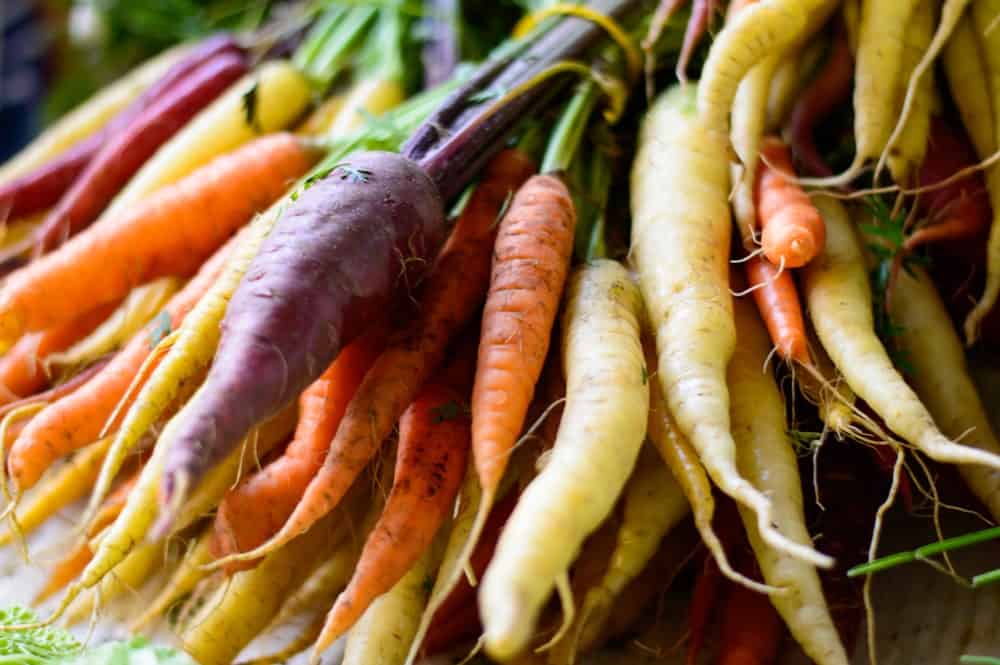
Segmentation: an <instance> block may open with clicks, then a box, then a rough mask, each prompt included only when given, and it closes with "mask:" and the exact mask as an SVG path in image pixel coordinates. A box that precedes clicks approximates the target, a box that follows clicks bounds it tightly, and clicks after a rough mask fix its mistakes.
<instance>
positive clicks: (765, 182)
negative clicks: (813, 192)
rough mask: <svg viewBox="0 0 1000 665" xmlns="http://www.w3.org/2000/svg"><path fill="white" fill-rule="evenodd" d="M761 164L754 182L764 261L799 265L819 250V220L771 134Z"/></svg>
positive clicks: (786, 155) (780, 144)
mask: <svg viewBox="0 0 1000 665" xmlns="http://www.w3.org/2000/svg"><path fill="white" fill-rule="evenodd" d="M760 158H761V161H762V162H763V165H762V166H761V168H760V171H759V173H758V175H757V181H756V183H755V185H754V199H755V203H756V207H757V212H758V216H759V217H760V226H761V249H762V250H763V252H764V256H765V257H766V258H767V260H768V261H770V262H771V263H773V264H774V265H776V266H780V267H782V268H799V267H801V266H804V265H805V264H806V263H808V262H809V261H811V260H812V258H813V257H814V256H816V254H818V253H819V252H820V251H821V250H822V249H823V241H824V239H825V235H824V230H823V220H822V218H821V217H820V215H819V213H818V212H817V211H816V206H814V205H813V204H812V201H811V200H810V199H809V196H808V195H807V194H806V193H805V192H804V191H803V190H802V188H801V187H800V186H799V185H798V184H796V183H795V182H794V180H793V179H794V177H795V170H794V168H793V167H792V158H791V154H790V153H789V152H788V148H787V147H786V146H785V144H784V143H783V142H782V141H781V139H778V138H775V137H769V138H766V139H764V141H763V143H762V144H761V150H760Z"/></svg>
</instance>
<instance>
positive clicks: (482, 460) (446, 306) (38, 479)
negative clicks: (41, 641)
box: [0, 0, 1000, 665]
mask: <svg viewBox="0 0 1000 665" xmlns="http://www.w3.org/2000/svg"><path fill="white" fill-rule="evenodd" d="M415 4H416V5H419V6H420V8H421V11H420V12H415V11H414V9H413V6H414V5H415ZM465 4H466V3H461V2H442V1H440V0H426V1H425V2H423V3H396V2H385V3H377V4H375V3H373V4H370V5H369V4H366V3H354V2H343V3H341V2H337V1H336V0H327V1H326V2H321V3H314V6H313V7H312V8H311V9H310V10H309V11H310V12H311V13H310V14H308V15H307V16H306V18H307V19H308V24H307V26H306V27H305V29H302V27H301V25H299V24H296V25H295V26H294V27H293V28H294V29H293V28H288V31H289V33H290V34H291V33H294V35H295V37H294V39H296V40H297V41H298V45H297V46H296V48H295V50H294V53H293V54H292V55H290V56H288V57H287V58H281V57H276V56H272V55H268V54H267V52H266V49H264V48H262V47H261V43H259V42H260V41H261V40H263V37H261V35H260V34H256V35H255V34H247V35H215V36H212V37H209V38H206V39H204V40H202V41H200V42H197V43H192V44H184V45H180V46H178V47H176V48H174V49H172V50H170V51H167V52H165V53H163V54H162V55H160V56H158V57H157V58H155V59H154V60H153V61H151V62H149V63H146V64H143V65H141V66H140V67H139V68H137V69H136V70H134V71H133V72H131V73H130V74H128V75H127V76H126V77H125V78H123V79H122V80H121V81H119V82H118V83H116V84H114V85H113V86H112V87H111V88H109V89H107V90H105V91H103V92H101V93H99V94H98V95H97V96H95V97H94V98H92V99H91V100H89V101H88V102H86V103H85V104H84V105H83V106H81V107H80V108H79V109H78V110H76V111H74V112H73V113H71V114H70V115H68V116H66V117H65V118H64V119H62V120H60V121H59V122H57V123H56V124H55V125H54V126H53V127H51V128H50V129H49V130H47V131H46V133H45V134H43V135H42V136H41V137H39V138H38V139H37V140H36V141H35V142H34V143H33V144H31V145H30V146H29V147H28V148H26V149H25V150H24V151H23V152H22V153H20V154H19V155H17V156H16V157H14V158H13V159H12V160H11V161H10V162H9V163H8V164H6V165H4V166H2V167H0V210H2V211H5V214H6V224H5V226H4V229H5V233H4V237H3V239H2V246H0V254H2V256H0V266H2V269H3V271H4V276H3V278H2V282H0V349H2V350H3V354H2V355H0V450H3V453H4V454H3V461H4V466H3V472H2V473H0V491H2V493H3V497H4V499H5V500H6V507H5V509H4V512H3V518H4V519H6V520H7V523H8V525H9V526H8V530H7V531H6V532H5V533H3V534H2V535H0V543H2V544H3V545H10V546H20V547H21V549H22V552H23V554H24V555H25V556H26V557H29V558H30V557H32V549H35V550H36V551H37V547H35V543H34V539H33V538H29V536H31V534H32V532H34V531H35V530H37V529H38V528H39V527H40V526H41V525H43V524H44V523H45V522H46V521H48V520H50V519H51V518H52V517H53V516H55V515H57V514H59V513H62V512H64V511H68V510H80V511H82V513H81V515H82V516H81V517H80V518H79V519H77V520H75V521H74V523H73V524H74V526H70V527H68V528H65V529H63V531H64V533H63V537H64V538H65V542H66V543H67V547H66V549H65V551H66V552H67V554H65V556H63V557H62V559H61V560H59V561H56V562H54V563H53V564H52V565H51V574H50V577H49V579H48V581H47V583H46V584H45V586H44V588H43V589H42V590H41V591H40V593H39V595H38V598H37V602H38V603H43V602H44V603H48V604H51V608H50V609H51V612H50V613H49V614H48V615H47V618H46V619H45V621H43V622H41V623H44V624H48V623H51V622H55V621H58V620H60V619H64V620H66V621H67V622H69V623H85V622H86V621H87V620H88V619H89V618H90V617H92V616H96V615H97V613H100V612H103V611H104V610H105V609H106V608H109V609H113V608H114V607H115V603H116V602H117V599H120V598H121V597H123V596H126V595H128V592H129V591H130V590H136V589H139V590H141V592H142V593H143V594H148V598H149V599H150V600H149V602H148V603H147V604H145V605H144V607H143V611H142V612H141V613H140V614H139V615H138V616H135V615H133V616H130V617H129V619H130V628H131V629H132V630H134V631H141V630H147V629H150V628H152V627H154V626H155V625H157V624H160V623H164V624H169V625H170V627H171V629H172V631H173V632H174V633H175V634H176V636H177V641H178V644H179V645H180V646H181V647H183V648H184V649H185V650H186V651H187V652H188V653H190V654H191V656H192V657H193V658H194V659H195V660H196V661H197V662H199V663H202V664H203V665H216V664H219V665H224V664H227V663H232V662H235V661H236V660H237V659H238V658H240V656H241V654H253V653H257V654H258V655H257V656H256V657H254V658H252V659H249V660H248V657H247V656H246V655H244V657H243V658H244V659H243V660H242V661H240V662H254V663H265V662H271V663H282V662H286V661H289V660H290V659H292V658H295V657H296V656H297V654H300V653H302V652H305V651H310V654H311V655H310V656H309V657H310V658H311V659H312V661H311V662H317V663H318V662H320V661H321V660H322V659H323V658H324V656H325V655H329V654H333V653H334V652H339V653H341V656H340V657H341V658H342V659H343V660H344V662H345V663H348V664H349V665H375V664H376V663H377V664H379V665H392V664H397V665H403V664H406V665H409V664H411V663H415V662H418V661H419V660H420V659H423V658H425V657H428V656H433V655H435V654H438V653H444V652H450V653H453V654H458V655H460V656H464V655H465V654H468V653H470V651H472V650H473V649H475V650H482V652H483V653H485V655H486V656H487V657H488V658H490V659H492V660H494V661H497V662H515V663H533V662H546V663H549V664H551V665H569V664H570V663H574V662H578V661H580V660H581V659H583V658H585V656H586V654H589V653H592V652H594V651H596V650H599V649H601V648H603V647H605V646H606V645H608V644H610V643H614V642H616V641H620V640H621V639H622V638H623V637H630V636H632V637H635V636H641V639H642V640H643V641H646V642H648V641H649V640H650V636H653V637H652V640H653V641H654V642H655V641H657V639H660V641H661V642H662V639H661V638H662V636H663V635H664V634H665V628H664V626H663V625H662V623H661V622H658V621H657V620H656V617H655V616H653V615H654V614H655V612H654V611H653V610H654V608H655V607H656V605H657V603H658V602H659V597H660V596H661V595H662V594H663V593H665V592H666V591H667V590H668V589H671V587H672V586H673V587H676V588H675V590H676V589H682V588H683V584H684V583H685V581H688V582H690V581H691V580H692V579H693V584H692V585H691V586H692V588H691V594H690V603H689V606H688V607H687V612H686V614H687V617H686V619H687V624H686V625H687V633H686V634H687V640H686V648H687V659H688V662H689V663H694V662H699V660H700V659H703V658H704V657H705V656H706V654H707V655H708V656H709V657H711V658H714V659H715V660H716V661H717V662H720V663H723V664H735V663H743V664H750V663H754V664H760V665H765V664H770V663H775V662H777V660H778V658H779V655H780V653H781V651H782V648H783V641H784V636H785V634H786V633H788V634H790V635H791V637H792V638H793V639H794V641H795V642H796V643H797V645H798V648H800V649H801V650H802V651H803V652H804V653H805V655H806V656H807V657H808V658H810V659H811V660H813V661H814V662H816V663H819V664H820V665H844V664H846V663H848V662H849V654H851V653H852V652H853V649H854V647H855V644H854V643H855V641H856V637H857V635H858V626H859V622H860V620H861V619H862V616H863V614H864V611H863V610H867V611H868V612H871V611H872V610H871V607H870V603H869V602H868V587H869V585H867V584H866V585H864V587H863V588H862V587H861V586H860V585H858V584H856V583H855V581H854V579H855V577H857V576H859V575H863V574H867V575H870V573H871V572H872V571H874V570H877V569H880V568H882V567H885V565H887V564H884V563H882V562H880V561H876V560H875V559H876V558H877V556H878V554H879V546H878V541H879V529H880V524H881V523H882V521H883V520H884V516H885V513H886V512H887V511H888V510H889V509H890V507H891V506H892V504H893V502H894V501H895V499H896V497H897V495H900V496H902V498H903V503H904V505H905V506H906V507H907V508H909V509H912V508H913V504H914V502H915V501H918V500H921V497H915V496H914V494H915V493H916V492H918V491H919V492H921V493H922V495H923V496H924V497H926V499H927V500H929V501H931V502H933V504H934V507H935V515H936V514H937V507H938V506H939V505H941V504H943V501H942V500H941V499H940V498H939V493H938V490H937V488H936V487H935V485H934V477H935V475H936V473H935V469H934V465H941V464H943V465H953V466H955V467H956V468H957V470H958V472H959V473H960V474H961V478H962V479H963V480H964V483H965V484H966V485H967V488H968V490H970V498H969V503H970V504H971V505H970V509H972V510H979V511H982V512H983V513H984V514H987V515H989V518H988V519H990V520H992V521H997V520H1000V441H998V440H997V437H996V435H995V433H994V430H993V428H992V425H991V423H990V419H989V417H988V411H987V409H986V407H985V405H984V404H983V402H982V400H981V399H980V397H979V395H978V393H977V390H976V388H975V386H974V384H973V381H972V379H971V377H970V374H969V370H968V368H967V366H966V360H965V349H964V344H963V340H962V338H960V336H959V333H958V331H957V328H956V326H957V325H961V326H964V342H965V343H966V344H970V345H971V344H973V343H975V342H976V341H978V340H979V339H980V336H983V337H985V338H987V339H983V341H984V342H989V339H988V336H989V331H990V330H991V326H990V324H991V320H992V319H991V316H990V312H991V311H992V310H993V305H994V302H995V301H996V299H997V296H998V294H1000V229H998V227H997V226H996V225H995V224H992V220H993V217H994V215H995V212H993V211H995V210H1000V199H998V198H997V197H998V196H1000V179H998V178H1000V175H998V174H1000V170H998V169H1000V167H998V166H996V165H995V164H994V162H995V161H996V160H995V157H994V155H995V153H996V150H997V139H996V137H997V136H1000V115H998V111H997V109H998V108H1000V41H998V40H1000V32H997V31H992V30H991V28H992V26H993V25H994V23H995V22H996V21H1000V3H997V2H989V1H986V0H982V1H981V2H978V3H970V2H968V1H965V2H963V1H961V0H940V1H939V0H935V1H934V2H923V3H919V2H912V1H902V0H844V1H842V2H841V1H837V0H756V1H754V0H732V1H731V2H728V3H722V2H718V1H715V0H694V2H693V6H692V7H691V8H690V9H688V8H686V7H684V6H683V5H684V3H683V2H681V1H680V0H664V1H663V2H660V3H656V2H652V1H651V0H590V1H589V2H582V3H579V4H572V3H558V2H554V1H549V0H535V1H532V2H522V3H520V4H522V5H524V10H525V11H524V16H523V17H522V18H521V20H520V23H518V24H517V25H516V26H515V25H512V26H510V36H509V37H507V38H505V39H504V40H502V41H500V42H499V43H496V44H489V45H486V47H484V46H483V45H479V47H480V49H483V50H485V48H489V49H491V50H490V52H489V55H488V56H487V57H486V58H485V59H484V60H483V61H481V62H479V63H477V64H465V63H464V62H463V61H464V60H465V59H466V53H465V52H464V51H465V50H467V49H468V46H467V44H466V41H467V39H466V38H465V37H464V36H463V34H462V30H464V29H466V28H468V27H469V26H470V25H471V24H472V23H474V22H475V20H476V18H475V14H476V13H475V12H474V11H471V10H470V8H468V7H465V6H464V5H465ZM418 14H419V15H420V16H417V15H418ZM713 26H715V27H718V30H713V31H712V32H713V33H714V36H713V37H712V38H711V39H708V38H706V36H705V35H706V34H707V32H708V31H709V28H711V27H713ZM279 28H281V26H270V27H269V28H268V29H267V30H265V31H264V32H267V34H268V35H269V37H268V39H271V40H273V33H274V32H275V31H276V30H279ZM483 34H485V33H483ZM415 35H422V38H421V39H417V38H416V37H415ZM290 39H291V37H290ZM264 41H266V40H264ZM418 64H419V67H417V68H416V69H415V65H418ZM938 64H940V65H941V66H940V67H938ZM695 74H697V77H695ZM941 79H944V80H941ZM643 83H645V86H644V85H643ZM630 133H634V137H632V136H630ZM633 138H634V140H633ZM630 146H634V148H635V149H634V151H632V150H631V149H630ZM629 165H630V166H629ZM626 167H628V168H626ZM837 170H840V172H839V173H836V171H837ZM623 173H628V174H629V180H628V182H625V180H624V178H621V177H620V174H623ZM616 202H622V203H623V204H622V205H616V204H615V203H616ZM626 202H627V203H626ZM734 226H735V230H736V231H737V233H736V235H735V238H736V240H735V241H734V240H733V230H734ZM970 270H971V271H972V273H971V278H970V275H969V271H970ZM970 295H972V296H974V297H975V298H977V299H978V300H977V302H976V303H975V305H974V306H972V307H971V308H970V307H969V304H968V303H969V300H970V298H969V296H970ZM821 450H822V452H823V454H822V455H821V454H820V453H821ZM859 452H860V453H861V454H859ZM828 458H829V459H828ZM845 468H846V469H849V470H850V473H851V474H852V476H853V477H856V478H857V482H858V484H859V485H860V484H865V485H866V486H865V487H857V488H850V487H847V488H845V487H843V483H842V482H840V483H839V484H838V481H837V480H836V477H837V474H838V473H839V474H840V477H843V475H844V471H843V469H845ZM838 469H839V471H837V470H838ZM883 486H884V488H885V490H886V496H885V497H884V498H880V497H878V496H876V495H877V494H878V491H879V490H881V489H882V488H883ZM827 490H829V491H830V492H832V493H833V497H832V498H831V497H830V496H828V495H827V496H826V499H827V501H826V503H828V504H829V505H842V504H844V502H838V500H837V497H836V495H837V493H842V494H850V497H851V499H850V500H851V501H855V502H857V501H858V499H857V496H871V497H874V498H873V499H871V500H868V501H867V502H866V503H865V501H864V500H861V502H862V503H864V505H861V504H857V506H856V508H855V509H853V510H851V511H850V512H851V515H850V516H849V517H848V516H838V515H835V514H833V513H831V512H829V511H827V513H826V514H825V516H824V517H823V518H822V519H820V520H817V519H816V517H815V515H816V513H817V511H819V512H821V513H822V507H821V504H820V499H819V497H820V496H824V493H825V491H827ZM812 497H815V498H816V500H815V501H813V500H812ZM807 515H809V516H810V517H809V519H807ZM914 519H915V518H914ZM817 523H822V526H823V536H824V537H823V539H822V540H819V541H818V542H814V538H815V535H816V532H815V527H816V524H817ZM869 531H870V532H871V537H870V538H867V539H864V538H859V534H865V533H866V532H869ZM991 534H992V532H991ZM997 535H1000V534H992V537H996V536H997ZM970 538H972V540H964V541H961V542H960V543H959V545H967V544H970V543H971V542H973V541H975V542H981V541H982V540H983V539H985V537H984V536H975V537H970ZM178 543H180V544H182V547H179V548H178V547H177V544H178ZM168 546H169V547H168ZM950 546H951V545H950V544H949V545H941V546H938V549H935V550H934V552H935V553H939V552H941V551H944V550H946V549H947V548H948V547H950ZM866 561H867V564H866V565H865V566H863V567H861V568H855V569H852V570H851V572H850V575H848V568H850V567H851V566H855V565H856V564H862V563H865V562H866ZM900 561H902V559H900ZM161 571H166V573H167V574H166V575H165V576H164V575H156V573H158V572H161ZM689 573H692V574H689ZM997 577H1000V575H995V574H992V573H986V574H985V575H984V576H982V577H981V579H980V578H977V579H980V582H981V583H986V582H988V581H991V580H993V579H995V578H997ZM869 579H870V578H869ZM675 582H676V583H675ZM845 608H846V609H845ZM290 622H295V623H296V624H297V625H299V626H300V627H302V630H301V633H300V634H299V635H298V636H296V637H294V638H293V639H292V640H291V641H289V642H288V643H287V644H285V645H284V646H283V647H281V649H280V650H279V651H277V652H276V653H272V654H270V655H267V656H260V655H259V652H260V649H259V648H257V649H253V648H251V649H250V650H247V646H248V645H249V644H250V643H251V642H254V641H255V640H256V638H257V637H258V636H259V635H262V634H265V633H267V632H268V631H269V630H270V629H272V628H276V627H279V626H282V625H284V624H286V623H290ZM869 626H870V627H871V626H874V623H873V621H872V617H869ZM30 627H32V626H31V625H22V626H0V631H16V630H25V629H28V628H30ZM657 632H659V633H661V635H660V638H656V634H657ZM876 639H877V632H876V631H874V630H871V629H869V631H868V649H869V654H870V656H871V658H872V660H873V661H874V659H875V655H876V646H877V643H876ZM335 644H340V645H341V646H340V647H335V646H334V645H335ZM667 646H669V645H667Z"/></svg>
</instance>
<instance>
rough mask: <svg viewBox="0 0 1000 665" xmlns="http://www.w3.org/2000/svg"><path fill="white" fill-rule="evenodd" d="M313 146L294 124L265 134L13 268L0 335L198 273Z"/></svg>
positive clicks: (2, 302) (0, 295) (300, 169)
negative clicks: (281, 131) (144, 286)
mask: <svg viewBox="0 0 1000 665" xmlns="http://www.w3.org/2000/svg"><path fill="white" fill-rule="evenodd" d="M314 156H315V155H314V153H313V151H312V150H311V149H310V148H308V147H307V146H306V144H304V143H303V142H302V141H301V140H300V139H298V138H296V137H294V136H293V135H291V134H273V135H269V136H265V137H263V138H260V139H258V140H256V141H254V142H252V143H250V144H248V145H246V146H244V147H242V148H240V149H239V150H236V151H234V152H231V153H229V154H227V155H223V156H222V157H219V158H217V159H215V160H214V161H212V162H210V163H209V164H207V165H205V166H204V167H202V168H200V169H198V170H197V171H195V172H194V173H192V174H191V175H190V176H188V177H186V178H184V179H183V180H180V181H178V182H177V183H175V184H173V185H171V186H170V187H165V188H163V189H162V190H160V191H157V192H156V193H154V194H152V195H150V196H149V197H147V198H146V199H145V200H144V201H143V202H142V203H141V204H140V205H138V206H136V207H135V208H132V209H131V210H129V211H127V212H125V213H123V214H122V215H120V216H115V217H111V218H107V219H105V220H102V221H101V222H100V223H98V224H96V225H94V226H92V227H91V228H88V229H87V230H86V231H84V232H82V233H80V234H78V235H77V236H75V237H74V238H72V239H71V240H70V241H69V242H68V243H66V244H65V245H64V246H63V247H61V248H60V249H59V251H57V252H52V253H51V254H47V255H46V256H44V257H42V258H41V259H39V260H37V261H34V262H32V263H31V264H29V265H28V266H26V267H25V268H23V269H21V270H18V271H16V272H14V273H13V274H11V275H10V277H9V278H8V279H7V282H6V283H5V284H4V285H3V288H2V290H0V342H5V341H6V342H8V343H9V342H10V341H11V340H12V339H13V338H14V337H16V336H19V335H20V334H21V333H22V332H24V331H34V330H40V329H43V328H48V327H51V326H54V325H57V324H59V323H62V322H63V321H66V320H69V319H72V318H73V317H75V316H77V315H79V314H80V313H82V312H85V311H87V310H88V309H91V308H93V307H95V306H97V305H99V304H102V303H105V302H111V301H114V300H118V299H119V298H123V297H125V295H127V294H128V292H129V291H131V290H132V288H134V287H135V286H138V285H139V284H141V283H144V282H147V281H149V280H151V279H154V278H156V277H162V276H165V275H187V274H190V273H193V272H194V271H195V270H196V269H197V268H198V266H199V265H201V263H202V262H203V261H204V260H205V259H206V258H207V257H208V256H209V255H210V254H211V253H212V252H213V251H214V250H215V249H216V248H217V247H219V246H220V245H222V244H223V242H224V241H225V240H226V239H227V238H229V236H231V235H232V234H233V232H234V231H236V229H238V228H239V227H240V226H242V225H243V224H244V223H245V222H246V221H247V220H248V219H249V218H250V217H251V215H253V213H254V212H256V211H258V210H262V209H263V208H265V207H266V206H267V205H269V204H270V203H271V202H272V201H274V200H276V199H277V198H278V197H279V196H281V195H282V194H284V193H285V191H286V189H287V188H288V185H289V184H290V181H291V180H292V179H293V178H296V177H298V176H299V175H301V174H303V173H304V172H305V171H306V169H308V168H309V166H310V164H311V163H312V162H313V159H314Z"/></svg>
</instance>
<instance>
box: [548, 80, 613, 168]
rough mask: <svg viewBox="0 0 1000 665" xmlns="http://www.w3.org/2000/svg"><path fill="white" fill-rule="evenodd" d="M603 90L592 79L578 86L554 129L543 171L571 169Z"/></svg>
mask: <svg viewBox="0 0 1000 665" xmlns="http://www.w3.org/2000/svg"><path fill="white" fill-rule="evenodd" d="M600 93H601V91H600V89H599V88H598V87H597V84H595V83H594V81H592V80H587V81H583V82H581V83H580V84H579V85H577V87H576V92H574V93H573V97H571V98H570V100H569V102H568V103H567V104H566V109H565V110H564V111H563V114H562V116H561V117H560V118H559V122H557V123H556V126H555V129H553V130H552V136H551V138H550V139H549V143H548V146H547V147H546V149H545V157H543V158H542V168H541V172H542V173H561V172H565V171H567V170H568V169H569V165H570V163H571V162H572V161H573V157H574V156H575V155H576V152H577V149H578V148H579V147H580V142H581V140H582V139H583V133H584V131H585V130H586V129H587V125H588V124H589V122H590V116H591V114H592V113H593V111H594V107H595V106H596V105H597V100H598V98H599V97H600Z"/></svg>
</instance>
